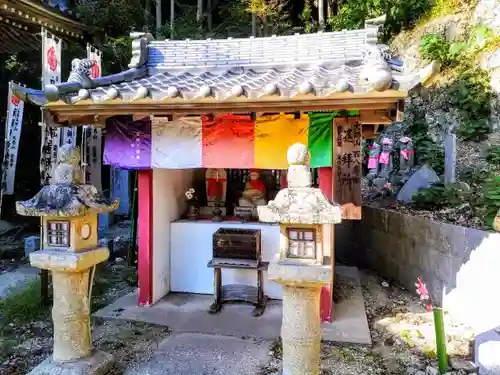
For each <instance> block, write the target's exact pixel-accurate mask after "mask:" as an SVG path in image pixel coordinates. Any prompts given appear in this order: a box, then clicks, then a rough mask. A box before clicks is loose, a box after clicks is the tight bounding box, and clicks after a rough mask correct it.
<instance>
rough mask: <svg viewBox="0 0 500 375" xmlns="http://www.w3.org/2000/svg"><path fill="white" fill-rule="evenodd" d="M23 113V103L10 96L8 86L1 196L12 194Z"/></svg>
mask: <svg viewBox="0 0 500 375" xmlns="http://www.w3.org/2000/svg"><path fill="white" fill-rule="evenodd" d="M23 111H24V102H23V101H21V100H19V99H18V98H17V97H16V96H15V95H14V94H12V90H11V87H10V84H9V96H8V103H7V120H6V123H5V146H4V147H5V148H4V155H3V167H2V194H4V195H11V194H13V193H14V181H15V177H16V164H17V153H18V150H19V139H20V138H21V128H22V123H23Z"/></svg>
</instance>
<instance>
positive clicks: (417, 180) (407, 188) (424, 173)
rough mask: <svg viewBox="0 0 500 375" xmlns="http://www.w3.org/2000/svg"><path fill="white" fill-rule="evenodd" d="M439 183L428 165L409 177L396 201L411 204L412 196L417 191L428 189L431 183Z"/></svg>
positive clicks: (435, 174)
mask: <svg viewBox="0 0 500 375" xmlns="http://www.w3.org/2000/svg"><path fill="white" fill-rule="evenodd" d="M437 182H439V176H438V175H437V173H436V172H435V171H434V170H433V169H432V168H431V167H429V166H428V165H424V166H422V167H421V168H420V169H418V170H417V171H416V172H415V173H414V174H412V175H411V176H410V178H409V179H408V181H407V182H406V183H405V184H404V185H403V187H402V188H401V190H400V191H399V193H398V196H397V200H398V201H399V202H403V203H411V202H413V194H415V193H416V192H417V191H418V190H419V189H422V188H428V187H430V186H431V185H432V184H433V183H437Z"/></svg>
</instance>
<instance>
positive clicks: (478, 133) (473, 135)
mask: <svg viewBox="0 0 500 375" xmlns="http://www.w3.org/2000/svg"><path fill="white" fill-rule="evenodd" d="M490 132H491V127H490V125H489V123H488V120H486V119H479V120H466V121H464V122H462V123H461V124H460V125H459V127H458V131H457V134H458V136H459V137H460V138H462V139H463V140H464V141H480V140H482V139H484V137H485V136H486V135H487V134H489V133H490Z"/></svg>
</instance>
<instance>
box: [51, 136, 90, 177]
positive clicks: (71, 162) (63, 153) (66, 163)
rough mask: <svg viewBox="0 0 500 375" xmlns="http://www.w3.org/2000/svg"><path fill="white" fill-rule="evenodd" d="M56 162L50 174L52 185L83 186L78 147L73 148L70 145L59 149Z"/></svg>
mask: <svg viewBox="0 0 500 375" xmlns="http://www.w3.org/2000/svg"><path fill="white" fill-rule="evenodd" d="M57 161H58V163H57V166H56V167H55V168H54V171H53V173H52V184H65V185H80V184H83V172H82V169H81V167H80V148H79V147H73V146H72V145H63V146H61V147H59V150H58V153H57Z"/></svg>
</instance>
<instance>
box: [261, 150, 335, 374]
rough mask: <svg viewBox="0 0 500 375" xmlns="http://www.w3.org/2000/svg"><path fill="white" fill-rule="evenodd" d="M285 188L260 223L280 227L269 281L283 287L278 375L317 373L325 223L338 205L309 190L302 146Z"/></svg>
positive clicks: (292, 154)
mask: <svg viewBox="0 0 500 375" xmlns="http://www.w3.org/2000/svg"><path fill="white" fill-rule="evenodd" d="M287 158H288V164H289V167H288V175H287V179H288V188H287V189H283V190H280V191H279V193H278V194H277V195H276V198H275V199H274V200H273V201H270V202H269V203H268V204H267V206H260V207H258V213H259V220H260V221H263V222H269V223H280V226H281V240H280V251H279V254H278V255H277V256H276V258H275V259H274V260H273V261H272V262H271V264H270V265H269V271H268V277H269V279H271V280H273V281H275V282H277V283H280V284H282V285H283V322H282V327H281V338H282V341H283V373H282V374H283V375H318V374H319V361H320V344H321V325H320V324H321V321H320V311H319V307H320V294H321V287H322V286H323V285H326V284H329V283H330V282H331V281H332V272H333V270H332V267H331V265H330V264H328V265H323V228H324V224H337V223H340V221H341V214H342V210H341V207H340V205H338V204H335V203H334V204H332V203H330V202H329V201H328V199H327V198H326V197H325V196H324V194H323V193H322V192H321V190H320V189H317V188H312V187H311V172H310V169H309V165H308V164H309V153H308V150H307V147H306V146H304V145H303V144H300V143H296V144H294V145H292V146H290V148H289V149H288V153H287Z"/></svg>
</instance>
